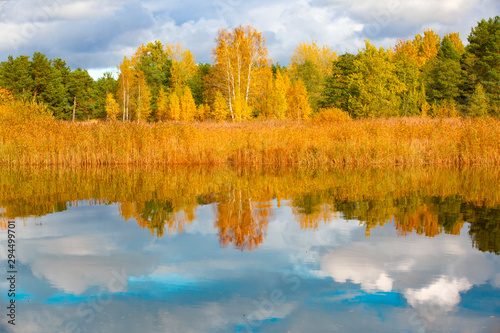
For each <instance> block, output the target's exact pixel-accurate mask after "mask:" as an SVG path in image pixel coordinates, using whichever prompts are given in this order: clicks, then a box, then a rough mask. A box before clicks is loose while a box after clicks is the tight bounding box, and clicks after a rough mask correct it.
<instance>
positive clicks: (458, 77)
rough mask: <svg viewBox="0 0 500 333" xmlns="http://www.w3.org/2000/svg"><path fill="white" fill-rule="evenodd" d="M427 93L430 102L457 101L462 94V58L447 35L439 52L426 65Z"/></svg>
mask: <svg viewBox="0 0 500 333" xmlns="http://www.w3.org/2000/svg"><path fill="white" fill-rule="evenodd" d="M424 73H425V74H424V76H425V82H426V93H427V99H428V101H429V103H432V102H433V101H437V102H439V101H443V100H446V101H448V102H451V101H456V100H457V99H458V97H459V96H460V89H459V88H460V85H461V83H462V69H461V66H460V59H459V57H458V55H457V53H456V51H455V49H454V47H453V44H452V43H451V41H450V40H449V39H448V38H447V37H445V38H443V41H442V43H441V47H440V49H439V52H438V54H437V56H436V58H434V59H433V60H431V61H429V62H428V63H426V65H425V66H424Z"/></svg>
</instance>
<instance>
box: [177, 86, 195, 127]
mask: <svg viewBox="0 0 500 333" xmlns="http://www.w3.org/2000/svg"><path fill="white" fill-rule="evenodd" d="M180 107H181V114H180V120H181V121H192V120H193V119H194V117H195V115H196V104H195V103H194V99H193V95H192V94H191V89H189V87H188V86H187V85H186V86H184V88H183V89H182V97H181V100H180Z"/></svg>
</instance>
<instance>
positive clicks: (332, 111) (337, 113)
mask: <svg viewBox="0 0 500 333" xmlns="http://www.w3.org/2000/svg"><path fill="white" fill-rule="evenodd" d="M314 120H316V121H323V122H343V121H349V120H351V117H350V116H349V114H348V113H347V112H345V111H342V110H341V109H339V108H336V107H331V108H327V109H319V111H318V113H316V114H315V115H314Z"/></svg>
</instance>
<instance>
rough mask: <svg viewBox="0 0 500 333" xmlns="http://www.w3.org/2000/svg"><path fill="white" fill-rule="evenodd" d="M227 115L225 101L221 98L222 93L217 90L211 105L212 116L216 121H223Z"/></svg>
mask: <svg viewBox="0 0 500 333" xmlns="http://www.w3.org/2000/svg"><path fill="white" fill-rule="evenodd" d="M228 114H229V110H228V107H227V103H226V100H225V99H224V96H222V93H221V92H220V91H219V90H217V92H216V93H215V98H214V102H213V105H212V116H213V117H214V119H215V120H217V121H223V120H226V119H227V117H228Z"/></svg>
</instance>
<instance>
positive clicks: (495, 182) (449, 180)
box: [0, 166, 500, 252]
mask: <svg viewBox="0 0 500 333" xmlns="http://www.w3.org/2000/svg"><path fill="white" fill-rule="evenodd" d="M89 199H90V201H89V202H87V203H90V204H100V203H107V204H109V203H120V215H121V216H122V217H123V218H124V219H126V220H128V219H133V220H135V221H136V222H137V223H138V224H139V225H140V226H141V227H143V228H148V229H149V230H150V231H151V233H152V234H154V235H156V236H159V237H161V236H162V235H163V234H164V233H167V232H168V233H171V232H182V230H183V229H184V228H185V227H186V226H188V225H189V224H190V223H191V221H193V220H194V219H195V218H196V207H198V206H199V205H206V204H212V203H217V205H214V206H213V208H214V217H215V222H214V226H215V227H216V228H217V229H218V230H219V238H220V241H221V244H222V245H223V246H232V247H235V248H238V249H242V250H251V249H255V248H257V247H258V246H259V244H261V243H262V242H263V241H264V239H265V236H266V231H267V226H268V224H269V222H270V221H271V219H272V217H273V209H274V205H275V204H274V203H273V200H274V199H276V200H277V204H278V206H279V202H280V201H285V202H286V203H287V204H289V205H290V206H291V211H292V213H293V214H294V215H295V220H296V221H297V222H298V223H299V224H300V226H301V228H302V229H313V230H314V229H317V228H318V227H319V226H321V225H322V224H328V223H331V221H332V219H334V218H335V217H336V216H342V217H343V218H345V219H349V220H358V221H360V223H362V224H363V225H364V226H365V227H366V234H367V236H368V235H370V231H371V230H372V229H374V228H376V227H381V226H383V225H384V224H385V223H392V222H393V223H394V225H395V226H396V228H397V230H398V234H399V235H406V234H408V233H412V232H416V233H418V234H422V235H426V236H435V235H437V234H439V233H441V232H443V231H444V232H446V233H450V234H458V233H459V232H460V230H461V229H462V226H463V224H464V222H471V223H472V227H471V237H473V240H474V242H475V243H474V244H475V246H476V247H478V248H479V249H483V250H487V251H493V252H498V251H500V239H499V237H500V170H499V169H498V168H465V169H461V170H459V169H447V168H435V167H425V168H392V169H387V168H318V169H311V168H268V167H263V168H261V169H256V170H255V169H253V170H251V171H250V170H249V169H245V168H231V167H228V166H219V167H188V168H186V167H176V168H152V167H143V168H128V167H107V168H80V167H78V168H51V167H42V168H39V167H22V168H6V167H4V168H0V207H3V208H4V209H3V210H0V221H1V220H2V219H6V218H9V219H13V218H16V217H25V216H32V215H35V216H41V215H45V214H49V213H52V212H56V211H61V210H65V209H67V207H68V205H79V204H80V203H81V201H82V200H89ZM485 229H486V230H488V232H485V231H484V230H485Z"/></svg>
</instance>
